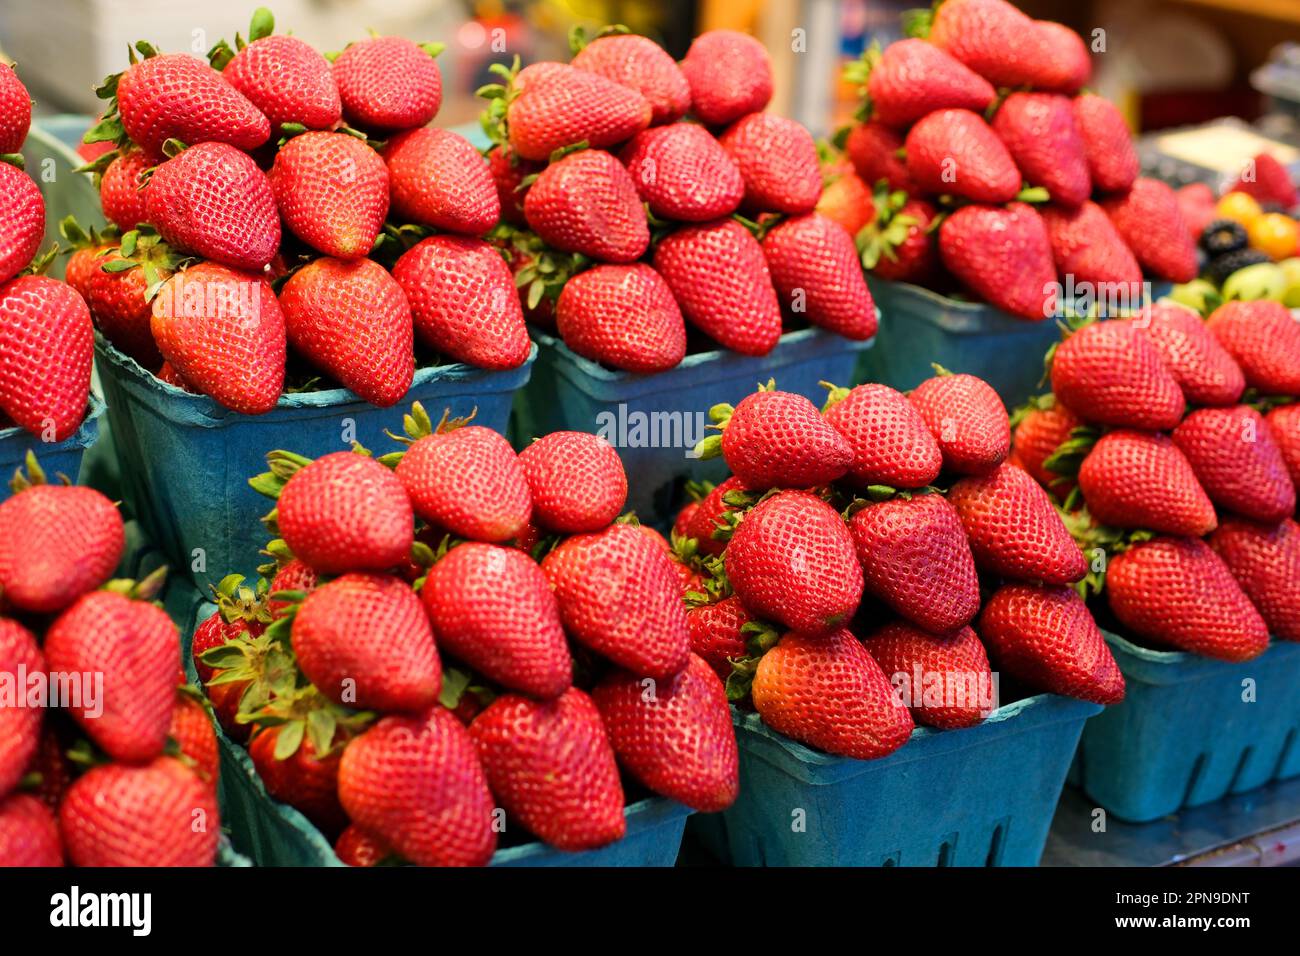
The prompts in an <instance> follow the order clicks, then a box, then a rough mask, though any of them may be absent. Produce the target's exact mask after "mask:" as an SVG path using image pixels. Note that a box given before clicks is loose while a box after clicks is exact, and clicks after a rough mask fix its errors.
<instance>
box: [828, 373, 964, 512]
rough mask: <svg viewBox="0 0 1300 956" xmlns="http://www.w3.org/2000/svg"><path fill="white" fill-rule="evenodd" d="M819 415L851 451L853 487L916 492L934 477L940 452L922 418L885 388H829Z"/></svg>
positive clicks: (876, 386)
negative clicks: (843, 438)
mask: <svg viewBox="0 0 1300 956" xmlns="http://www.w3.org/2000/svg"><path fill="white" fill-rule="evenodd" d="M823 414H824V415H825V416H826V420H827V421H828V422H830V423H831V426H832V427H833V428H834V429H835V430H836V431H837V432H839V433H840V434H841V435H843V436H844V437H845V439H847V440H848V443H849V446H850V447H851V448H852V449H853V463H852V464H851V465H850V466H849V477H850V478H851V480H852V481H853V483H854V484H856V485H859V486H862V487H865V486H867V485H888V486H890V487H892V488H922V487H924V486H926V485H928V484H930V482H932V481H934V479H935V478H937V477H938V476H939V470H940V469H941V468H942V466H943V454H942V452H940V450H939V445H938V443H937V442H936V441H935V440H934V436H933V435H931V434H930V431H929V429H928V428H927V427H926V424H925V419H923V418H922V417H921V413H920V412H918V411H917V410H916V406H914V405H912V404H911V403H910V402H909V401H908V400H907V398H906V396H904V395H903V394H902V393H900V392H896V391H895V390H894V389H892V388H890V387H889V386H888V385H876V384H867V385H859V386H857V387H856V388H854V389H852V390H851V391H848V390H845V389H832V391H831V394H830V397H829V398H828V399H827V402H826V408H825V409H824V411H823Z"/></svg>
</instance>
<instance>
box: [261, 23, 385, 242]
mask: <svg viewBox="0 0 1300 956" xmlns="http://www.w3.org/2000/svg"><path fill="white" fill-rule="evenodd" d="M250 49H251V47H250ZM267 175H268V177H269V179H270V183H271V192H272V194H273V195H274V196H275V204H276V208H277V209H279V211H280V215H281V216H282V217H284V222H285V225H286V226H288V227H289V229H290V231H292V232H293V234H294V235H295V236H297V237H298V238H299V239H301V240H302V241H303V242H305V243H307V244H308V245H309V246H311V247H312V248H314V249H316V250H317V251H319V252H323V253H324V254H325V255H327V256H333V257H335V258H336V259H359V258H361V257H362V256H365V255H367V254H369V252H370V250H371V248H372V247H373V246H374V244H375V238H376V237H377V236H378V235H379V231H380V230H381V229H383V227H384V218H385V217H386V216H387V215H388V193H389V171H388V167H387V166H385V165H384V160H383V159H381V158H380V156H379V154H378V153H376V152H375V151H374V150H373V149H371V148H370V147H369V146H368V145H367V144H366V143H365V142H364V141H362V140H359V139H357V138H356V137H355V136H348V135H346V134H344V133H326V132H320V133H303V134H302V135H301V136H295V137H294V138H293V139H291V140H289V142H288V143H286V144H285V145H284V146H283V147H282V148H281V149H280V151H279V152H278V153H276V154H275V163H274V164H273V165H272V166H271V171H270V173H268V174H267Z"/></svg>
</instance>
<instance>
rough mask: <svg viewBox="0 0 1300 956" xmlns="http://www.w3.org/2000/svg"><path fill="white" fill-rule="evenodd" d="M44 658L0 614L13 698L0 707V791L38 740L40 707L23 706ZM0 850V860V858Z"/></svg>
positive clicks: (0, 657) (1, 655)
mask: <svg viewBox="0 0 1300 956" xmlns="http://www.w3.org/2000/svg"><path fill="white" fill-rule="evenodd" d="M44 673H45V657H44V655H42V654H41V649H40V648H39V647H38V646H37V645H36V636H35V635H34V634H32V632H31V631H29V630H27V628H25V627H23V626H22V625H21V624H19V623H18V622H17V621H11V620H9V619H8V618H4V617H0V674H4V675H6V677H7V681H9V682H12V691H11V693H13V694H14V695H15V697H14V699H12V700H11V702H10V703H7V704H6V706H4V707H0V794H7V793H9V792H10V791H11V790H13V789H14V788H15V787H16V786H17V785H18V781H19V780H21V779H22V777H23V774H24V773H25V772H26V770H27V766H28V764H30V763H31V762H32V758H33V757H34V756H35V755H36V753H37V750H38V748H39V747H40V743H41V720H42V718H43V716H44V715H43V714H42V712H41V709H40V708H39V707H29V706H25V704H26V701H25V699H24V698H25V695H26V693H27V689H26V685H25V681H26V680H27V679H28V678H27V677H26V676H20V675H24V674H26V675H33V676H35V675H43V674H44ZM3 858H4V855H3V853H0V859H3Z"/></svg>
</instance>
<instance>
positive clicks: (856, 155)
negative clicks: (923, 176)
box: [844, 121, 915, 192]
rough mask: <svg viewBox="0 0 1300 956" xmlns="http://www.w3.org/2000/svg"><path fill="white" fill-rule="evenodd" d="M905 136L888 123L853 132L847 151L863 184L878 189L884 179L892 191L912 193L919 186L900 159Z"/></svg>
mask: <svg viewBox="0 0 1300 956" xmlns="http://www.w3.org/2000/svg"><path fill="white" fill-rule="evenodd" d="M902 149H903V137H902V136H901V135H900V134H899V133H898V131H897V130H893V129H890V128H889V127H888V126H886V125H885V124H884V123H875V122H870V121H868V122H866V123H859V124H857V125H856V126H854V127H853V128H852V129H850V130H849V135H848V138H847V139H845V141H844V152H845V154H846V155H847V156H848V157H849V161H850V162H851V163H853V168H854V169H856V170H857V171H858V175H859V176H861V177H862V180H863V182H865V183H866V184H867V185H868V186H870V187H872V188H875V186H876V185H877V184H878V183H879V182H880V181H881V180H882V179H883V180H884V181H885V182H886V183H887V184H888V186H889V188H890V189H900V190H902V191H904V192H912V191H913V190H914V189H915V186H914V185H913V184H912V178H911V176H909V175H908V172H907V163H906V162H905V161H904V160H903V159H902V158H901V157H900V155H899V153H900V152H901V151H902Z"/></svg>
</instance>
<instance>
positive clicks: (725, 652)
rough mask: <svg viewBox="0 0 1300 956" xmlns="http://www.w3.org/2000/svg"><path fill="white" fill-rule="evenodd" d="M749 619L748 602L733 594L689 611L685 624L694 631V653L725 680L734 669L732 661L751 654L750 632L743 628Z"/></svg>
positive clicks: (692, 634) (692, 635)
mask: <svg viewBox="0 0 1300 956" xmlns="http://www.w3.org/2000/svg"><path fill="white" fill-rule="evenodd" d="M750 620H751V618H750V616H749V612H748V611H746V610H745V605H743V604H742V603H740V598H738V597H735V596H734V595H733V596H732V597H729V598H724V599H723V600H721V601H716V602H714V603H712V604H701V605H698V606H697V607H692V608H690V609H689V610H687V612H686V624H687V626H688V627H689V628H690V631H691V651H692V653H694V654H696V655H698V656H699V657H700V658H702V659H703V660H704V662H705V663H706V664H708V665H709V666H710V667H712V668H713V672H714V673H715V674H717V675H718V677H719V678H721V679H722V680H723V681H726V679H727V678H728V677H730V676H731V674H732V672H733V671H734V670H735V667H734V666H733V664H732V661H733V660H738V659H740V658H744V657H747V656H748V655H749V649H748V643H747V641H746V638H747V636H748V635H746V634H745V632H744V631H743V630H742V628H743V627H744V626H745V625H746V624H748V623H749V622H750Z"/></svg>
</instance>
